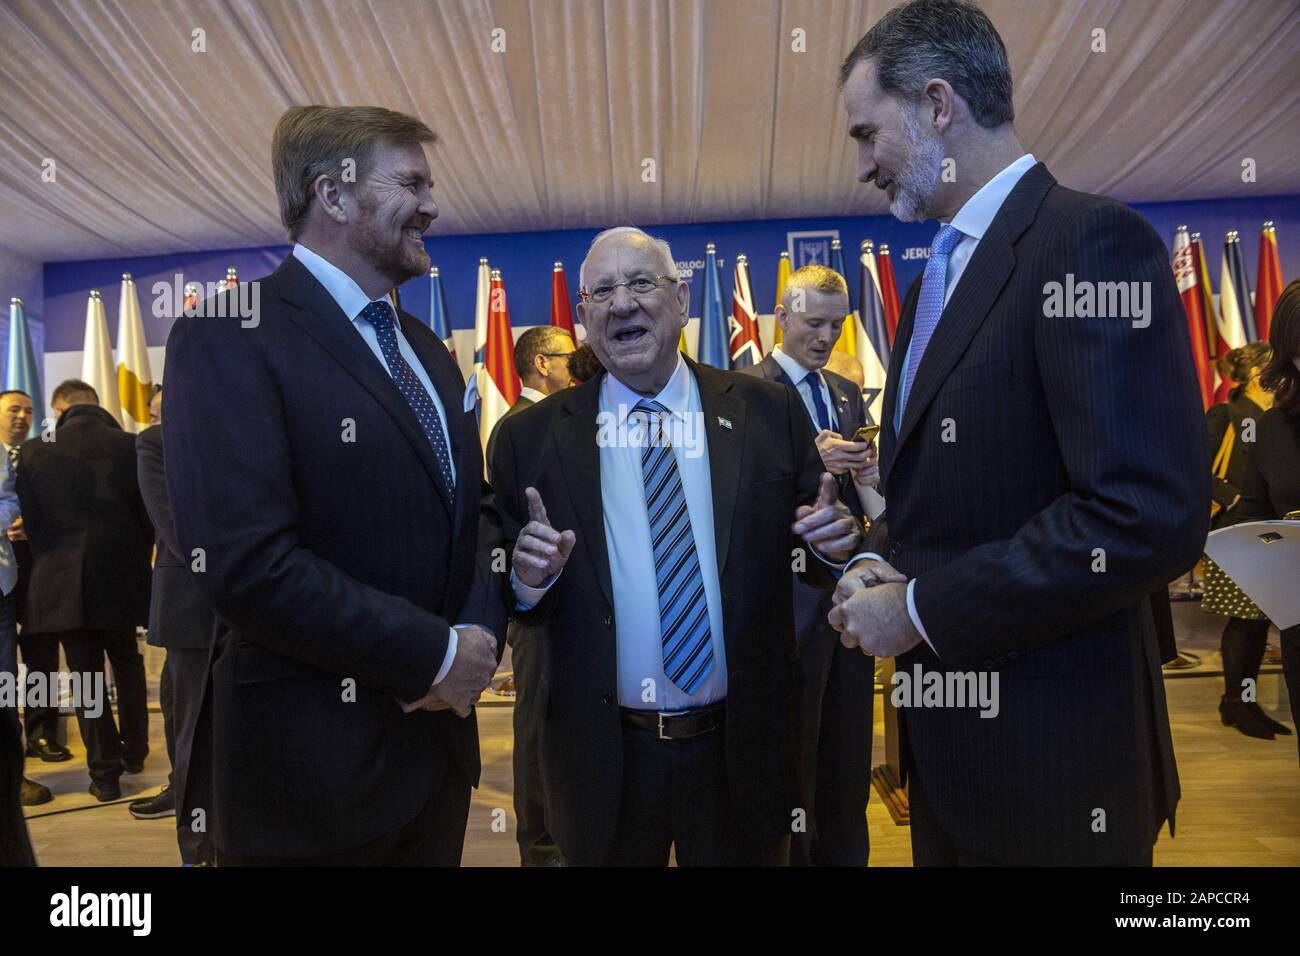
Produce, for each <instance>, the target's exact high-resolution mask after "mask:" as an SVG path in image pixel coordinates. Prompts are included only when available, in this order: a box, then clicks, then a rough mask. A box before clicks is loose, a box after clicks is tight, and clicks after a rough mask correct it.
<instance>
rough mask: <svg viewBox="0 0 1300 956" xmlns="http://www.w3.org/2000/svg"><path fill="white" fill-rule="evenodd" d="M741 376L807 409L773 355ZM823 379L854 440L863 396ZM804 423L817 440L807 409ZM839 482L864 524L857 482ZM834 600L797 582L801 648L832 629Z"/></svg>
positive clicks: (839, 427)
mask: <svg viewBox="0 0 1300 956" xmlns="http://www.w3.org/2000/svg"><path fill="white" fill-rule="evenodd" d="M740 372H741V374H742V375H757V376H759V377H760V378H765V379H767V380H768V381H769V382H779V383H781V384H782V385H786V386H788V387H789V388H792V389H794V390H795V397H796V398H798V400H799V407H800V408H805V406H804V404H803V398H802V397H801V396H800V395H799V391H798V389H797V388H796V386H795V384H794V382H792V381H790V376H788V375H786V374H785V372H784V371H783V370H782V368H781V366H780V364H779V363H778V362H777V360H776V359H774V358H773V357H772V356H771V355H770V354H769V355H766V356H764V357H763V361H761V362H759V363H758V364H757V365H751V366H750V367H749V368H745V369H741V370H740ZM822 375H823V376H824V377H825V379H826V388H827V390H828V391H829V392H830V393H831V402H832V403H833V404H834V406H835V407H834V409H832V410H831V412H832V416H833V419H834V424H835V430H836V431H838V432H839V433H840V435H841V436H842V437H844V438H852V437H853V433H854V432H855V431H857V429H858V427H859V426H861V425H863V424H865V423H866V414H865V412H864V409H863V406H862V393H861V392H860V391H858V387H857V386H856V385H854V384H853V383H852V382H851V381H849V380H848V379H847V378H845V377H844V376H842V375H836V374H835V373H834V372H832V371H829V370H828V369H822ZM804 421H806V422H807V423H808V428H809V433H810V434H811V435H813V436H814V437H816V435H817V429H816V427H814V426H813V424H812V420H811V419H810V418H808V416H807V414H806V409H805V415H804ZM835 480H836V482H837V484H838V485H839V491H840V500H841V501H842V502H844V504H845V505H847V506H848V509H849V510H850V511H851V512H853V515H854V517H856V518H857V519H858V520H859V521H861V520H862V517H863V510H862V501H861V499H859V498H858V491H857V488H855V487H854V485H853V478H852V477H851V476H850V475H847V474H845V475H840V476H838V477H837V478H836V479H835ZM831 596H832V593H831V592H829V591H826V590H825V589H823V588H814V587H811V586H809V585H807V584H804V583H803V582H801V581H797V582H795V586H794V621H795V628H794V629H795V634H796V636H797V638H798V641H799V644H800V646H802V645H803V643H804V641H805V640H806V639H807V638H808V636H810V633H812V632H816V631H821V630H824V629H823V628H822V625H823V624H825V625H826V629H829V627H830V625H829V624H828V623H827V621H826V617H827V615H828V614H830V610H831V606H832V604H831Z"/></svg>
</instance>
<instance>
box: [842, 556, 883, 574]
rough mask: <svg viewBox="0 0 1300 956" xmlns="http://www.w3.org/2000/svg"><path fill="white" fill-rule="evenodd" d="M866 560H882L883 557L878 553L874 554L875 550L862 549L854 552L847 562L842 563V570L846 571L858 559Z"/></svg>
mask: <svg viewBox="0 0 1300 956" xmlns="http://www.w3.org/2000/svg"><path fill="white" fill-rule="evenodd" d="M867 560H871V561H884V560H885V559H884V558H882V557H881V556H880V555H878V554H876V552H874V551H862V552H859V553H858V554H855V555H854V556H853V557H851V558H849V563H848V564H846V565H844V570H845V571H847V570H848V569H849V568H851V567H853V565H855V564H857V563H858V562H859V561H867Z"/></svg>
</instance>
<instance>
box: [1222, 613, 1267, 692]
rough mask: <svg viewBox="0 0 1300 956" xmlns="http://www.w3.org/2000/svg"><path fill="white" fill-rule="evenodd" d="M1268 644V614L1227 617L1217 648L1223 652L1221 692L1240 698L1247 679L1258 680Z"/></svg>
mask: <svg viewBox="0 0 1300 956" xmlns="http://www.w3.org/2000/svg"><path fill="white" fill-rule="evenodd" d="M1267 646H1268V618H1266V617H1265V618H1260V619H1259V620H1258V621H1251V620H1247V619H1246V618H1242V617H1230V618H1228V621H1227V623H1226V624H1224V625H1223V636H1222V637H1221V638H1220V639H1219V650H1220V651H1221V652H1222V654H1223V696H1224V699H1225V700H1228V699H1233V700H1241V699H1242V693H1243V692H1244V690H1245V688H1244V687H1243V685H1244V684H1245V682H1246V680H1247V679H1248V678H1249V679H1250V680H1252V681H1254V682H1256V683H1258V682H1259V667H1260V665H1261V664H1262V663H1263V662H1264V648H1265V647H1267Z"/></svg>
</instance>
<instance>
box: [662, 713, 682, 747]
mask: <svg viewBox="0 0 1300 956" xmlns="http://www.w3.org/2000/svg"><path fill="white" fill-rule="evenodd" d="M685 713H686V711H684V710H671V711H662V710H661V711H659V713H658V715H657V716H658V718H659V739H660V740H676V739H677V738H676V737H669V736H668V735H667V734H665V733H664V718H665V717H681V716H682V715H683V714H685Z"/></svg>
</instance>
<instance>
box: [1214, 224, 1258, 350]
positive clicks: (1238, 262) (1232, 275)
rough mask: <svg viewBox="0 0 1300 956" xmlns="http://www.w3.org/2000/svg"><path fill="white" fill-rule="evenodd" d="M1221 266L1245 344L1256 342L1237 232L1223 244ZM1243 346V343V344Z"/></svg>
mask: <svg viewBox="0 0 1300 956" xmlns="http://www.w3.org/2000/svg"><path fill="white" fill-rule="evenodd" d="M1223 265H1224V269H1225V270H1226V275H1227V276H1228V279H1229V283H1230V284H1231V286H1232V293H1233V300H1234V301H1235V302H1236V304H1237V313H1238V316H1239V321H1240V323H1241V328H1242V330H1243V331H1244V332H1245V336H1246V342H1258V341H1259V331H1258V328H1257V326H1256V325H1255V309H1254V304H1253V301H1252V299H1251V295H1250V278H1249V277H1248V276H1247V274H1246V258H1245V256H1243V255H1242V252H1241V237H1240V236H1239V235H1238V234H1237V230H1235V229H1233V230H1232V231H1231V232H1229V233H1228V236H1227V238H1226V239H1225V240H1224V242H1223ZM1223 296H1224V283H1223V282H1222V281H1220V282H1219V301H1221V302H1222V301H1223ZM1243 344H1244V343H1243Z"/></svg>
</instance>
